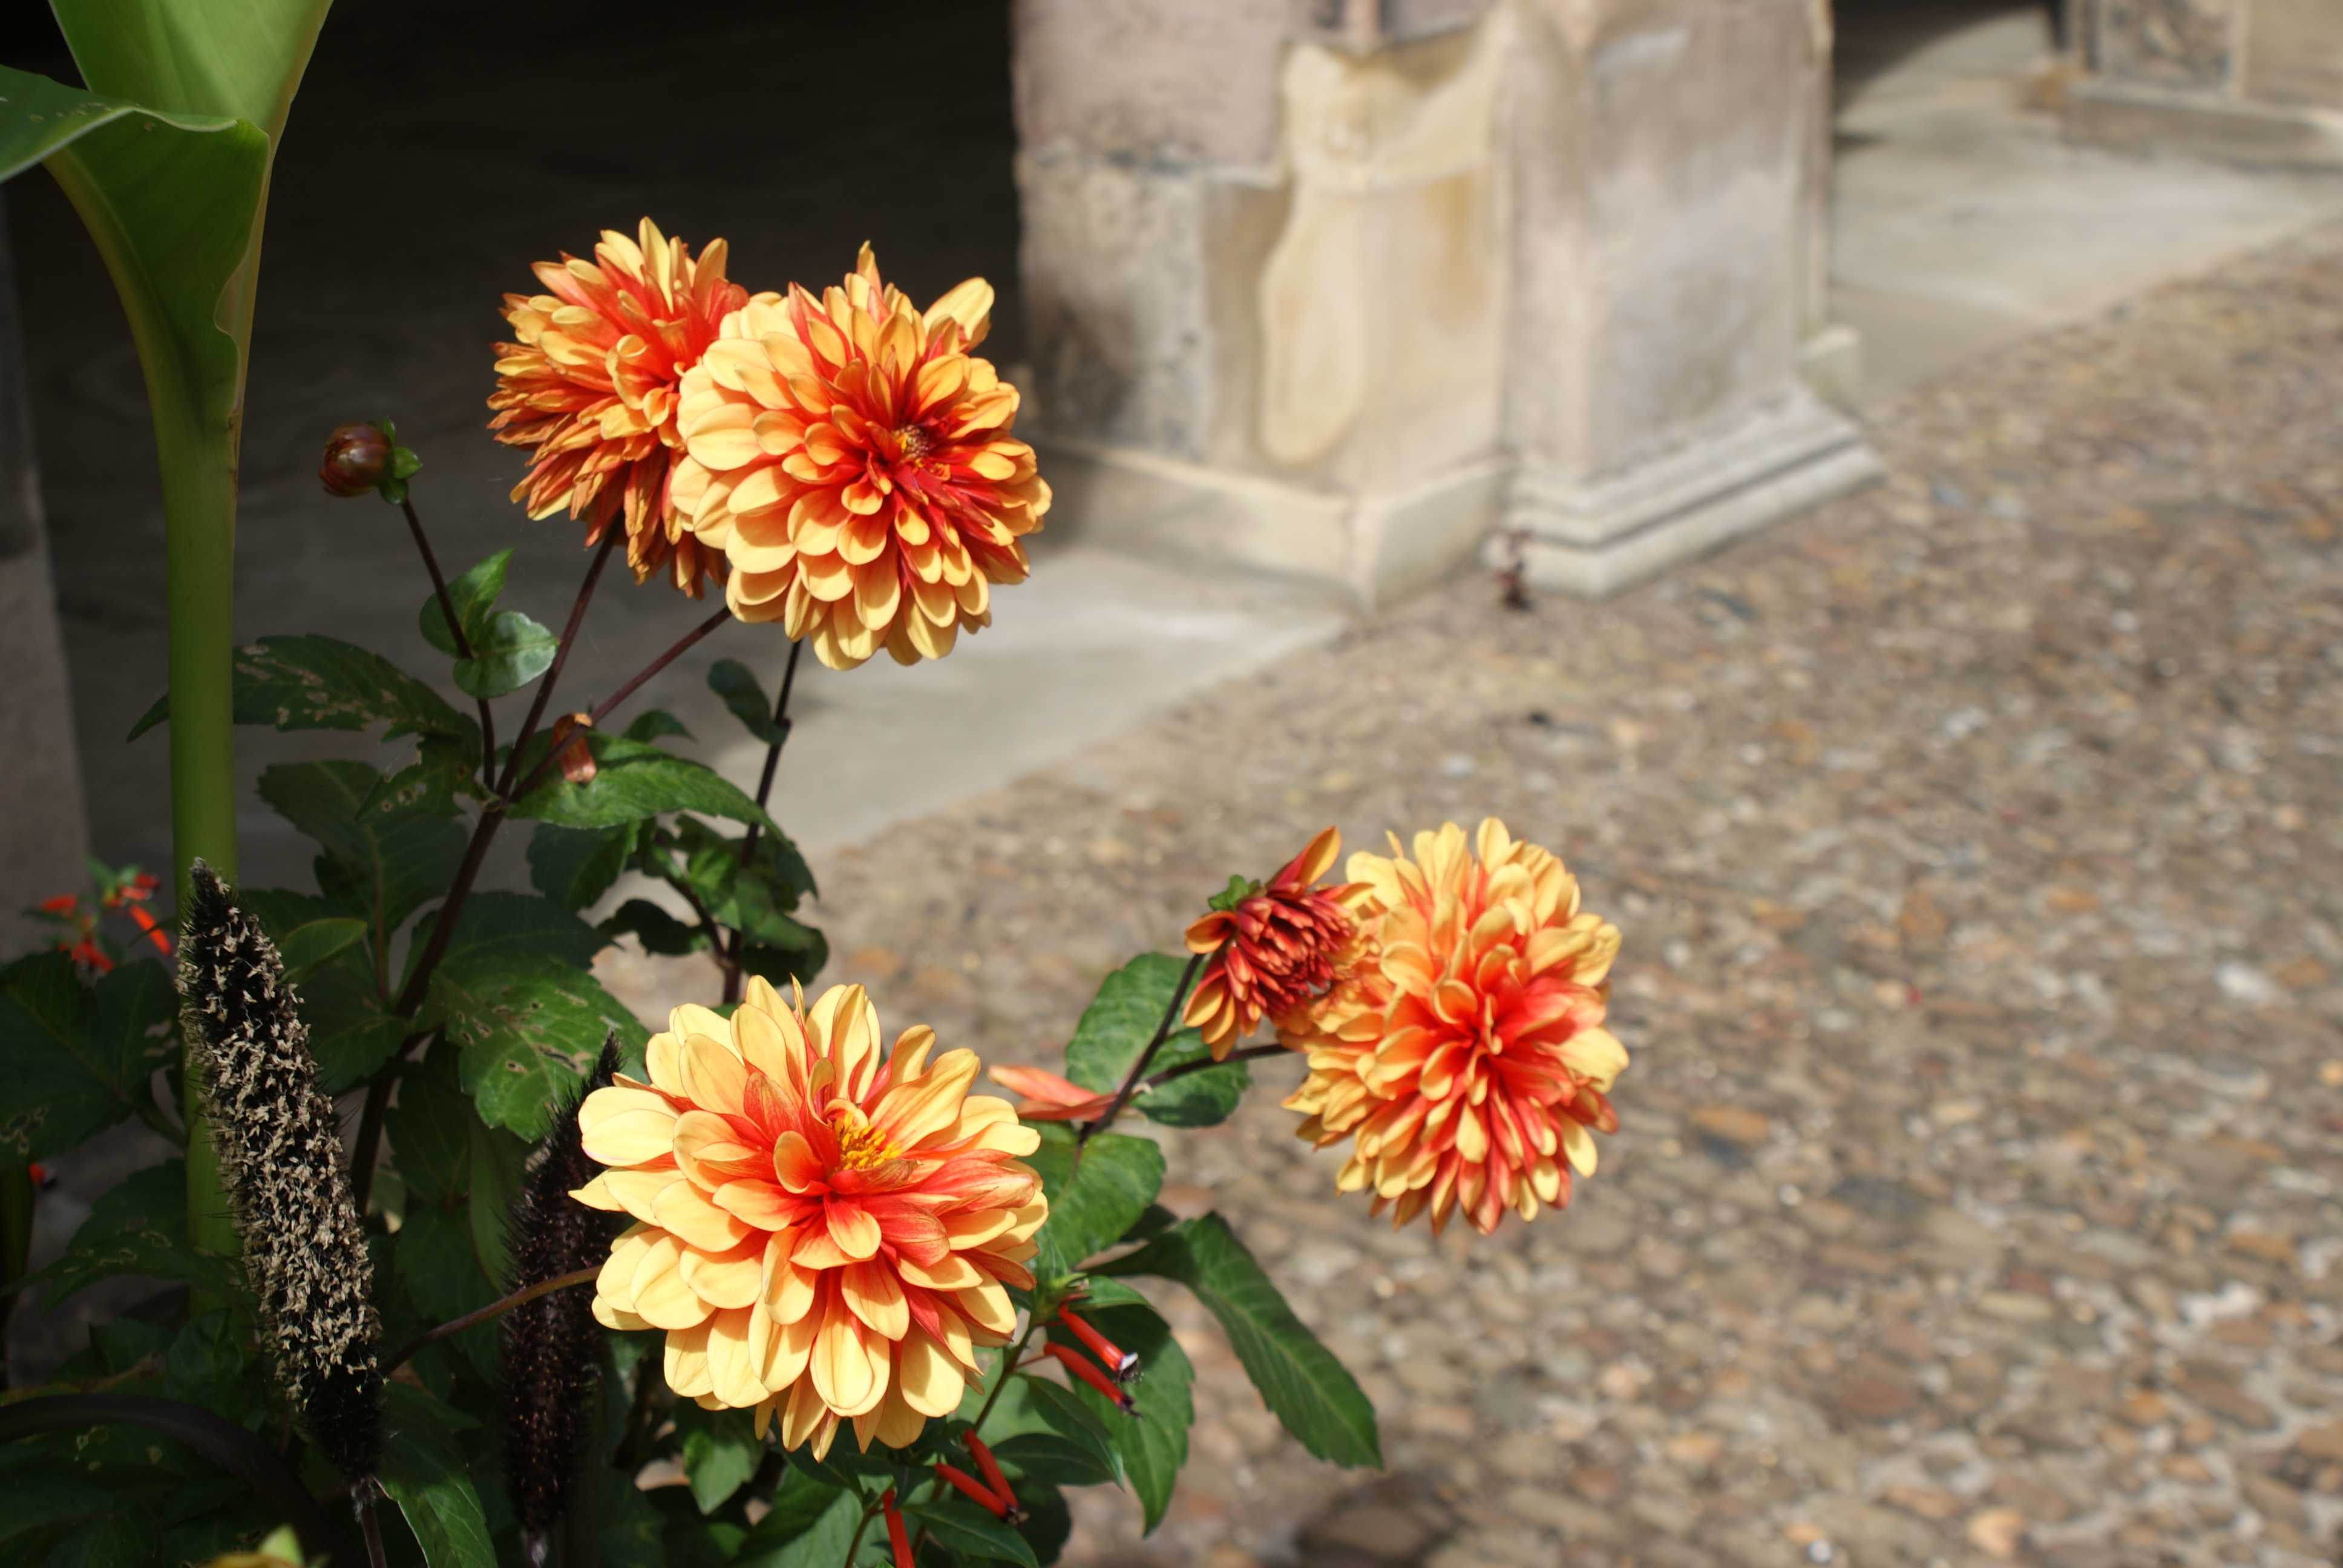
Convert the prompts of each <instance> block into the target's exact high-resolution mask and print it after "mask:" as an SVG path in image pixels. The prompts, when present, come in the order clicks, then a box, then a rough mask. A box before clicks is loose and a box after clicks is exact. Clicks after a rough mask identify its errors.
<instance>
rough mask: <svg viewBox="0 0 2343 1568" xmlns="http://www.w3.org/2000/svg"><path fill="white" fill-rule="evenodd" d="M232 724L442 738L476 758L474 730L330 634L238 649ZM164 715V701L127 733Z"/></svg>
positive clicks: (419, 687) (427, 692)
mask: <svg viewBox="0 0 2343 1568" xmlns="http://www.w3.org/2000/svg"><path fill="white" fill-rule="evenodd" d="M235 676H236V699H235V700H236V722H237V723H238V724H266V725H270V726H272V727H274V728H276V729H372V728H373V727H374V726H376V725H377V724H380V725H384V726H386V727H387V728H386V729H384V731H383V735H384V739H397V737H399V736H402V735H440V736H446V737H447V738H448V739H453V740H457V741H460V742H462V743H463V745H464V747H465V748H466V749H468V751H470V752H471V753H473V754H474V755H476V756H477V755H478V752H479V749H480V730H479V726H478V724H476V723H475V722H474V721H473V720H472V719H468V718H467V717H466V716H465V715H463V714H461V713H458V711H457V710H456V709H455V708H454V707H453V706H451V705H450V704H449V703H448V701H447V699H446V698H444V697H442V696H440V695H439V694H438V693H437V692H436V691H434V690H432V689H431V688H429V687H427V686H426V685H424V684H423V683H422V682H421V681H419V680H417V679H416V678H414V677H413V676H411V675H409V674H407V672H406V671H405V670H403V669H401V668H398V666H397V665H395V664H393V663H391V662H390V660H388V659H387V658H383V657H382V655H380V654H378V653H369V652H368V651H367V650H366V649H365V648H359V647H357V646H356V645H354V644H351V643H347V642H343V641H340V640H339V639H337V638H330V637H317V636H305V637H264V638H261V639H260V640H259V641H257V642H255V643H250V644H247V645H246V646H245V647H243V648H237V649H236V670H235ZM169 717H170V699H169V698H167V697H166V698H164V699H161V700H160V701H158V702H156V704H155V706H154V707H153V708H151V709H147V711H146V717H145V718H143V719H140V720H139V721H138V723H137V725H136V727H135V728H134V729H132V730H131V731H130V734H129V737H128V739H133V740H136V739H138V737H139V736H141V735H143V734H145V733H146V731H147V730H148V729H151V728H153V727H154V726H155V725H156V724H159V723H161V722H162V721H163V720H164V719H167V718H169Z"/></svg>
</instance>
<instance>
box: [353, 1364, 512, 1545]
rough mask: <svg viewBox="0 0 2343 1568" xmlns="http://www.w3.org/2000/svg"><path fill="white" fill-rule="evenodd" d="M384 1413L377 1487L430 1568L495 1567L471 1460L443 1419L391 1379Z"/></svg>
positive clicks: (432, 1405) (430, 1403) (417, 1393)
mask: <svg viewBox="0 0 2343 1568" xmlns="http://www.w3.org/2000/svg"><path fill="white" fill-rule="evenodd" d="M387 1392H388V1401H387V1409H386V1412H385V1427H386V1433H387V1435H386V1440H385V1442H384V1444H383V1455H382V1473H381V1480H382V1486H383V1490H384V1491H385V1492H387V1493H389V1494H390V1496H391V1499H392V1501H393V1502H395V1503H397V1504H398V1510H399V1513H401V1514H402V1515H403V1516H404V1517H405V1518H406V1520H407V1528H408V1529H410V1530H412V1531H414V1532H415V1540H416V1543H417V1545H419V1546H420V1547H422V1549H423V1560H424V1562H425V1563H427V1564H429V1568H496V1550H495V1548H494V1546H493V1545H491V1544H490V1542H489V1539H488V1517H487V1515H486V1514H485V1513H482V1512H481V1509H480V1494H479V1493H478V1492H477V1491H476V1490H474V1488H473V1485H472V1478H471V1468H472V1467H471V1464H470V1462H468V1460H467V1459H466V1458H465V1456H464V1450H463V1447H462V1445H461V1444H459V1443H458V1442H457V1441H456V1440H455V1436H454V1433H453V1432H452V1430H451V1427H450V1423H449V1422H447V1419H446V1417H447V1415H448V1414H452V1413H453V1412H447V1410H446V1407H445V1406H443V1405H440V1404H439V1403H438V1402H437V1401H435V1400H433V1399H432V1398H431V1396H430V1395H428V1394H427V1393H425V1392H422V1391H421V1390H419V1389H412V1388H408V1387H407V1386H405V1385H404V1384H400V1383H392V1384H391V1385H390V1386H389V1389H388V1391H387Z"/></svg>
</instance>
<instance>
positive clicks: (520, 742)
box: [497, 528, 618, 800]
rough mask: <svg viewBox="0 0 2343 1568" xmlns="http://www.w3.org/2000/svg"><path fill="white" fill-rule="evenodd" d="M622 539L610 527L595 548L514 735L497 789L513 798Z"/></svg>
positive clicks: (506, 796) (505, 795)
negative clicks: (523, 757) (523, 758)
mask: <svg viewBox="0 0 2343 1568" xmlns="http://www.w3.org/2000/svg"><path fill="white" fill-rule="evenodd" d="M617 545H618V529H616V528H610V529H608V530H606V531H605V532H604V533H603V535H602V548H600V549H598V550H596V551H595V552H594V564H593V565H592V566H589V567H588V568H586V580H585V581H584V582H582V583H580V584H578V602H577V603H575V604H573V605H571V606H570V607H569V619H568V621H567V622H565V623H564V624H563V626H562V628H561V641H560V643H559V644H558V646H557V647H556V648H554V650H553V662H552V663H551V664H550V665H548V666H547V668H546V671H545V678H544V679H543V680H540V681H538V683H537V696H536V697H535V698H533V699H530V701H529V705H528V718H527V719H523V720H522V721H521V726H520V733H519V734H518V735H517V736H515V737H514V738H513V746H512V756H511V757H509V758H508V759H506V762H505V770H504V774H503V778H502V780H501V781H500V782H499V783H498V785H497V793H498V794H499V795H501V796H503V797H504V798H505V799H508V800H509V799H513V798H514V790H513V788H512V781H513V775H514V774H515V773H517V772H518V771H519V769H520V754H521V752H522V751H523V750H525V749H528V743H529V741H530V739H533V738H534V737H535V736H536V734H537V725H538V720H539V719H543V718H544V717H545V705H546V704H547V703H548V702H550V701H552V700H553V685H554V682H556V681H558V680H559V679H560V678H561V667H562V666H563V665H565V664H567V663H568V662H569V648H570V645H571V644H573V643H575V642H576V641H577V640H578V622H580V621H582V620H584V619H585V618H586V601H587V600H588V599H590V598H593V597H594V584H595V583H596V582H597V581H598V580H599V579H600V578H601V576H602V566H603V563H604V562H606V561H608V559H609V558H610V551H611V550H612V549H613V548H616V547H617Z"/></svg>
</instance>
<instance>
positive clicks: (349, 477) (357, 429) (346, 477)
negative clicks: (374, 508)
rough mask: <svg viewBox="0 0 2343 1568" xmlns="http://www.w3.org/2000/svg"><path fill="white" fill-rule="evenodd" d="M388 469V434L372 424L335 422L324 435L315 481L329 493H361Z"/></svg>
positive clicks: (334, 494)
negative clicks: (323, 454)
mask: <svg viewBox="0 0 2343 1568" xmlns="http://www.w3.org/2000/svg"><path fill="white" fill-rule="evenodd" d="M389 472H390V437H388V436H386V435H384V434H383V433H382V430H381V427H378V426H375V425H367V424H357V425H337V426H336V427H334V433H333V434H332V435H330V436H328V437H326V456H325V457H324V459H323V460H322V461H320V462H319V463H318V465H317V482H318V483H319V484H321V485H323V486H325V487H326V493H327V495H329V496H345V497H347V496H363V495H365V494H366V493H367V491H368V490H371V489H375V488H377V487H379V486H380V485H381V484H382V481H383V479H384V477H385V476H387V474H389Z"/></svg>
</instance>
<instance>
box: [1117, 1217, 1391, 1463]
mask: <svg viewBox="0 0 2343 1568" xmlns="http://www.w3.org/2000/svg"><path fill="white" fill-rule="evenodd" d="M1102 1272H1111V1273H1115V1274H1156V1275H1161V1277H1162V1278H1164V1279H1168V1280H1176V1281H1178V1282H1180V1283H1181V1284H1183V1285H1185V1286H1187V1287H1188V1289H1189V1290H1191V1291H1192V1292H1195V1295H1196V1299H1197V1300H1198V1301H1200V1302H1203V1303H1204V1305H1205V1307H1206V1308H1207V1309H1208V1310H1210V1311H1211V1312H1212V1316H1213V1317H1215V1318H1217V1319H1219V1320H1220V1323H1221V1328H1222V1331H1223V1332H1225V1333H1227V1335H1228V1337H1229V1346H1230V1348H1231V1349H1232V1350H1233V1351H1235V1352H1236V1353H1237V1360H1238V1361H1240V1362H1242V1363H1243V1364H1244V1369H1245V1372H1246V1375H1248V1376H1249V1377H1251V1378H1252V1383H1253V1387H1255V1388H1256V1389H1259V1390H1260V1391H1261V1397H1262V1402H1263V1403H1264V1404H1266V1405H1268V1406H1269V1408H1270V1410H1271V1411H1272V1412H1273V1413H1274V1414H1275V1415H1276V1416H1277V1419H1278V1420H1279V1421H1280V1422H1283V1423H1284V1426H1285V1430H1286V1431H1288V1432H1292V1434H1293V1435H1294V1437H1295V1438H1297V1439H1298V1440H1300V1442H1301V1443H1302V1447H1304V1448H1306V1449H1308V1450H1309V1451H1310V1452H1312V1453H1313V1454H1316V1455H1317V1456H1318V1457H1319V1458H1321V1459H1323V1460H1327V1461H1329V1462H1332V1463H1335V1464H1342V1465H1379V1464H1381V1463H1382V1462H1383V1447H1382V1444H1381V1442H1380V1441H1379V1440H1378V1439H1377V1436H1376V1433H1375V1407H1374V1406H1373V1404H1372V1403H1370V1402H1368V1400H1367V1396H1366V1394H1365V1393H1364V1392H1362V1391H1361V1390H1360V1388H1359V1385H1358V1382H1357V1381H1356V1380H1355V1379H1353V1377H1352V1376H1351V1374H1350V1373H1349V1372H1347V1371H1345V1370H1343V1367H1342V1362H1339V1361H1336V1360H1335V1359H1334V1353H1333V1352H1332V1351H1330V1350H1328V1349H1327V1348H1326V1347H1325V1346H1324V1345H1323V1344H1322V1343H1320V1342H1319V1341H1318V1337H1317V1336H1316V1335H1315V1334H1313V1333H1312V1332H1310V1330H1309V1329H1308V1328H1307V1327H1305V1326H1304V1325H1303V1323H1302V1320H1301V1319H1300V1318H1297V1317H1295V1316H1294V1315H1293V1309H1292V1308H1291V1307H1289V1306H1287V1305H1286V1304H1285V1298H1284V1297H1283V1296H1282V1295H1281V1294H1279V1293H1278V1289H1277V1287H1276V1285H1275V1284H1273V1283H1272V1282H1271V1281H1270V1278H1269V1275H1268V1274H1267V1273H1266V1272H1265V1271H1263V1270H1262V1266H1261V1264H1260V1262H1259V1261H1258V1260H1256V1259H1255V1258H1254V1257H1253V1255H1252V1252H1250V1251H1247V1250H1246V1249H1245V1245H1244V1243H1243V1242H1242V1241H1238V1240H1237V1237H1236V1232H1235V1231H1232V1230H1230V1229H1229V1224H1228V1221H1225V1220H1223V1219H1222V1218H1221V1216H1219V1215H1218V1214H1207V1215H1205V1216H1204V1217H1203V1218H1202V1219H1199V1220H1183V1221H1181V1222H1180V1223H1179V1224H1176V1225H1174V1226H1172V1228H1171V1229H1169V1230H1167V1231H1164V1232H1163V1233H1162V1234H1161V1235H1159V1236H1157V1237H1156V1238H1155V1239H1154V1240H1153V1241H1149V1242H1148V1243H1147V1244H1146V1245H1145V1246H1143V1247H1141V1248H1140V1249H1139V1251H1135V1252H1132V1253H1131V1254H1129V1255H1128V1256H1125V1257H1121V1258H1118V1259H1116V1260H1115V1261H1113V1262H1111V1263H1110V1264H1108V1265H1106V1266H1105V1268H1104V1269H1103V1270H1102Z"/></svg>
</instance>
